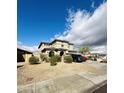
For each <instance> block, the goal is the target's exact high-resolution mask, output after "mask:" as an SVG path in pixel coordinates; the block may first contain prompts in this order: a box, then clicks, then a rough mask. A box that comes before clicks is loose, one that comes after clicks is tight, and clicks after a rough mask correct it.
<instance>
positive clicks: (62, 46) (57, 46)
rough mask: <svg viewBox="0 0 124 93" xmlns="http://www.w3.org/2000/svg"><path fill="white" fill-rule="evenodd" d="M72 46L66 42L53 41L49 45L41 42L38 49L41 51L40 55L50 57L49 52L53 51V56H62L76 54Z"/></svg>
mask: <svg viewBox="0 0 124 93" xmlns="http://www.w3.org/2000/svg"><path fill="white" fill-rule="evenodd" d="M73 45H74V44H72V43H70V42H68V41H65V40H59V39H55V40H54V41H52V42H50V43H48V42H41V43H40V45H39V47H38V49H39V51H41V53H43V54H46V55H50V53H51V51H54V54H58V55H60V54H62V55H63V54H65V53H68V52H76V51H74V47H73Z"/></svg>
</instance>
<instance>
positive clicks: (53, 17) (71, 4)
mask: <svg viewBox="0 0 124 93" xmlns="http://www.w3.org/2000/svg"><path fill="white" fill-rule="evenodd" d="M103 1H105V0H17V41H18V42H21V43H23V44H25V45H27V46H35V45H39V43H40V42H41V41H50V39H51V38H53V37H54V36H55V35H56V34H59V33H63V32H64V31H65V30H66V23H67V22H66V18H67V17H68V11H67V10H68V9H73V10H75V11H76V10H77V9H80V10H86V11H87V12H94V11H95V9H96V8H97V7H98V6H99V5H100V4H101V3H103Z"/></svg>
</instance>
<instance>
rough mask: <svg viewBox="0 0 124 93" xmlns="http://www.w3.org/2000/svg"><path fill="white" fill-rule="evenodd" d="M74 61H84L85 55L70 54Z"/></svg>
mask: <svg viewBox="0 0 124 93" xmlns="http://www.w3.org/2000/svg"><path fill="white" fill-rule="evenodd" d="M70 55H71V56H72V58H73V61H74V62H83V57H82V56H81V55H80V54H70Z"/></svg>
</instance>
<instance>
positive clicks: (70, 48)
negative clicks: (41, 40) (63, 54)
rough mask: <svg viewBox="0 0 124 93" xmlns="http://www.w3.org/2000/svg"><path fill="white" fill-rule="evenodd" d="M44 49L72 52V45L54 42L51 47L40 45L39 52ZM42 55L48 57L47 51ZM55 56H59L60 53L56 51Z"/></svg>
mask: <svg viewBox="0 0 124 93" xmlns="http://www.w3.org/2000/svg"><path fill="white" fill-rule="evenodd" d="M62 45H63V46H62ZM44 48H62V49H67V50H74V47H73V45H70V44H69V43H66V42H61V41H56V42H54V43H53V44H52V45H47V44H42V45H41V47H40V49H39V50H40V51H42V50H43V49H44ZM43 54H47V55H48V54H49V51H46V52H45V53H43ZM56 54H60V52H59V51H58V52H56Z"/></svg>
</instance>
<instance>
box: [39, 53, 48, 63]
mask: <svg viewBox="0 0 124 93" xmlns="http://www.w3.org/2000/svg"><path fill="white" fill-rule="evenodd" d="M40 58H41V60H42V61H45V62H49V61H50V59H49V57H47V56H46V55H44V54H40Z"/></svg>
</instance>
